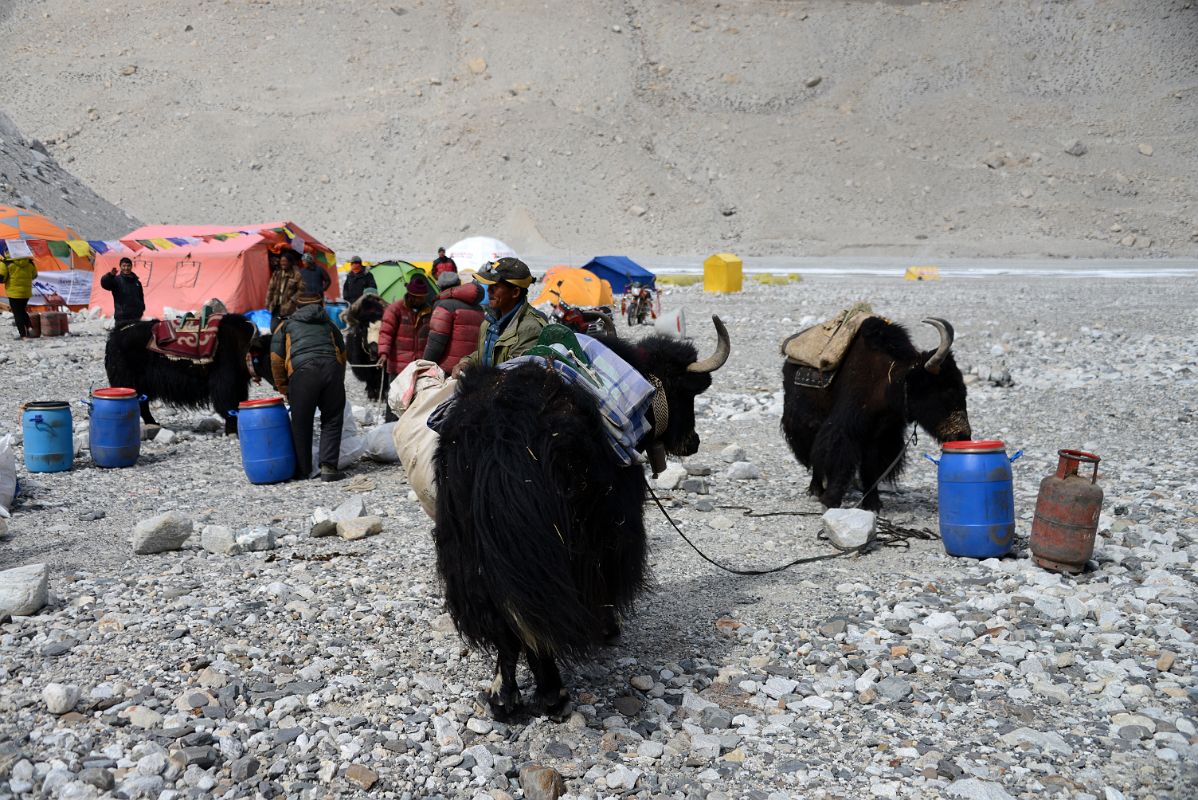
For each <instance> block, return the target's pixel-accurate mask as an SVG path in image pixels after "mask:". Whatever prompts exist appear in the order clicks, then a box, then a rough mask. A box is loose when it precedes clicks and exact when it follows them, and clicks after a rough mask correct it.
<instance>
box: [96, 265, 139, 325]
mask: <svg viewBox="0 0 1198 800" xmlns="http://www.w3.org/2000/svg"><path fill="white" fill-rule="evenodd" d="M100 288H101V289H107V290H108V291H110V292H112V308H113V315H112V316H113V318H114V319H115V320H116V324H117V325H126V324H128V323H130V322H137V321H138V320H139V319H141V316H142V314H145V313H146V296H145V292H144V291H143V290H142V286H141V278H139V277H137V274H136V273H135V272H134V271H133V259H131V258H128V257H125V258H122V259H121V261H120V271H119V272H118V271H117V270H115V269H114V270H111V271H109V272H108V274H106V275H101V276H100Z"/></svg>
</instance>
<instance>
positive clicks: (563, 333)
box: [500, 325, 655, 466]
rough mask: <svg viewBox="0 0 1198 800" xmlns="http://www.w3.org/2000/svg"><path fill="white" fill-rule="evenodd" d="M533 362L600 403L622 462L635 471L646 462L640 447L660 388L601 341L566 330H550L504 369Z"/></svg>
mask: <svg viewBox="0 0 1198 800" xmlns="http://www.w3.org/2000/svg"><path fill="white" fill-rule="evenodd" d="M527 363H533V364H540V365H542V366H544V367H547V368H549V369H552V370H554V371H556V372H557V373H558V374H559V375H561V377H562V379H563V380H564V381H565V382H566V383H569V384H573V385H575V386H578V387H580V388H582V389H584V390H585V391H586V392H587V393H588V394H589V395H591V397H593V398H595V402H596V404H598V406H599V414H600V415H601V416H602V417H603V428H604V431H603V432H604V434H605V435H606V437H607V443H608V444H609V445H610V446H611V449H612V452H614V453H615V454H616V457H617V458H618V459H619V460H620V463H621V464H623V465H624V466H629V465H631V464H635V463H637V462H638V461H640V460H641V456H640V454H639V453H638V452H637V449H636V445H637V442H639V441H640V440H641V439H642V438H644V436H645V434H647V433H649V431H650V429H651V428H652V426H651V425H650V424H649V418H648V413H649V409H650V407H651V406H652V404H653V393H654V391H655V389H654V387H653V384H651V383H650V382H649V381H647V380H645V378H644V377H642V376H641V374H640V373H639V372H637V371H636V370H635V369H634V368H633V367H632V365H631V364H629V363H628V362H627V361H625V360H624V359H622V358H620V357H619V356H618V355H616V354H615V353H613V352H612V351H611V350H610V349H608V347H607V345H605V344H603V343H602V342H600V341H599V340H598V339H595V338H593V337H591V336H587V335H586V334H585V333H577V334H576V333H574V332H573V331H571V330H570V329H569V328H566V327H565V326H564V325H546V326H545V328H544V329H543V330H542V331H541V338H540V339H539V341H538V344H537V346H536V347H534V348H533V349H532V350H530V351H529V353H528V354H527V355H523V356H520V357H519V358H513V359H512V360H511V361H508V362H506V363H504V364H502V365H500V369H511V368H512V367H516V366H519V365H520V364H527Z"/></svg>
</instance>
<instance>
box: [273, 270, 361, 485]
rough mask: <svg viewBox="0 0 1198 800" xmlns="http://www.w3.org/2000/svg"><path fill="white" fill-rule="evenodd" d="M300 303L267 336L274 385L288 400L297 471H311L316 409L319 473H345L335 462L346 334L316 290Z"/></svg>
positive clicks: (303, 474) (335, 477) (327, 477)
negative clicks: (318, 423) (344, 334)
mask: <svg viewBox="0 0 1198 800" xmlns="http://www.w3.org/2000/svg"><path fill="white" fill-rule="evenodd" d="M297 303H298V305H299V307H298V309H297V310H296V312H295V313H294V314H292V315H291V316H290V317H289V318H288V319H286V320H284V321H283V324H282V325H280V326H279V328H278V330H277V331H275V334H274V336H273V337H272V339H271V342H270V369H271V373H272V374H273V375H274V379H275V388H277V389H278V390H279V393H280V394H282V395H283V396H284V397H286V398H287V399H288V400H289V401H290V402H291V437H292V440H293V441H294V442H295V464H296V469H295V477H296V478H298V479H299V480H305V479H306V478H308V477H309V476H310V475H311V474H312V424H313V420H314V419H315V417H316V409H318V408H319V409H320V479H321V480H322V481H339V480H341V479H342V478H344V477H345V473H343V472H341V471H340V470H339V469H338V467H337V460H338V458H339V457H340V455H341V425H342V415H343V414H344V413H345V340H344V339H342V338H341V331H339V330H338V329H337V326H336V325H334V324H333V321H332V320H331V319H329V315H328V314H327V313H325V310H324V301H323V299H322V298H321V296H320V295H318V294H315V293H311V292H305V293H303V294H301V295H300V296H299V297H298V298H297Z"/></svg>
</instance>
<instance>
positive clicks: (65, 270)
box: [0, 205, 92, 309]
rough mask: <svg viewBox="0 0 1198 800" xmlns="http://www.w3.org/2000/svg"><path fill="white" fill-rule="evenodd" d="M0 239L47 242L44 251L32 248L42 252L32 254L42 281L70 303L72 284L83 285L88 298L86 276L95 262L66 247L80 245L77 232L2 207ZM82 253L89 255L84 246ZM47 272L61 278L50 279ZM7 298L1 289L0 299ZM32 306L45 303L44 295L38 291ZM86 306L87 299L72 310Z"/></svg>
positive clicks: (36, 246) (50, 221)
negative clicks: (68, 243) (73, 244)
mask: <svg viewBox="0 0 1198 800" xmlns="http://www.w3.org/2000/svg"><path fill="white" fill-rule="evenodd" d="M0 239H5V240H8V241H23V242H29V241H30V240H33V241H35V242H45V249H44V250H43V249H42V247H40V246H38V245H37V244H35V245H33V246H32V247H33V248H34V249H35V250H37V251H41V252H32V255H33V263H34V264H35V265H36V266H37V271H38V273H39V281H40V282H41V283H43V284H46V285H49V286H51V287H52V288H53V289H54V290H56V291H58V292H59V293H60V294H62V296H63V297H65V298H67V300H68V302H70V301H71V300H72V299H74V298H73V297H72V295H74V294H76V293H75V292H71V291H70V290H69V288H68V287H69V286H70V285H72V284H73V283H82V284H83V286H82V287H81V288H82V289H83V290H84V294H86V289H87V284H88V283H90V282H91V275H90V274H84V273H90V272H91V270H92V261H91V258H90V257H88V256H87V255H80V254H79V253H78V252H76V251H75V250H74V249H73V248H71V247H70V246H68V245H67V240H75V241H77V242H79V241H81V240H80V239H79V234H77V233H75V231H73V230H71V229H70V228H67V227H65V226H63V225H59V224H58V223H56V222H54V221H53V220H51V219H49V218H48V217H46V216H44V215H42V214H38V213H36V212H34V211H27V210H26V209H23V208H18V207H16V206H3V205H0ZM80 249H82V250H83V252H84V253H87V252H88V250H87V248H86V247H85V246H84V247H81V248H80ZM48 272H54V273H61V274H55V275H47V274H46V273H48ZM47 291H49V290H47ZM5 296H7V295H6V294H5V291H4V287H3V286H2V285H0V297H5ZM30 303H31V304H32V305H39V304H41V303H43V299H42V295H41V294H39V293H38V291H37V289H36V288H35V290H34V293H33V297H32V298H30ZM86 304H87V303H86V297H84V300H83V302H82V303H79V304H75V303H72V305H71V308H74V309H79V308H83V307H84V306H85V305H86Z"/></svg>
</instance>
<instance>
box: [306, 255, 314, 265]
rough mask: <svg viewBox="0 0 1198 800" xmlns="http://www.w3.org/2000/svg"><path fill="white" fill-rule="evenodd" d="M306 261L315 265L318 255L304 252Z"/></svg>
mask: <svg viewBox="0 0 1198 800" xmlns="http://www.w3.org/2000/svg"><path fill="white" fill-rule="evenodd" d="M304 263H305V264H308V265H314V264H315V263H316V256H314V255H312V254H311V253H304Z"/></svg>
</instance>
